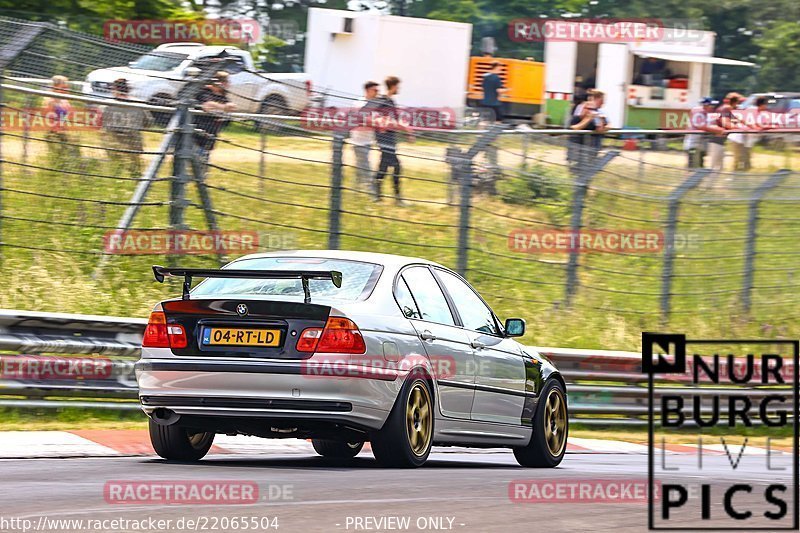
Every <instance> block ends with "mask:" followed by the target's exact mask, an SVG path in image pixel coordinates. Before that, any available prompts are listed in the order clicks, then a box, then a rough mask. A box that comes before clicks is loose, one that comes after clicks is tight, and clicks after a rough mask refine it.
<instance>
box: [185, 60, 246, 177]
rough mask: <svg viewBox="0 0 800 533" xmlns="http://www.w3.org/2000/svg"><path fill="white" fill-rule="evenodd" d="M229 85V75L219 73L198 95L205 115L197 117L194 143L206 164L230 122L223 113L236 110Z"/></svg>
mask: <svg viewBox="0 0 800 533" xmlns="http://www.w3.org/2000/svg"><path fill="white" fill-rule="evenodd" d="M228 85H229V80H228V73H227V72H225V71H219V72H217V73H216V74H215V75H214V79H212V80H211V83H210V84H209V85H206V86H205V87H203V88H202V89H201V90H200V92H199V93H198V94H197V103H198V104H200V108H201V109H202V110H203V111H205V113H204V114H202V115H197V116H196V117H195V121H196V122H195V133H194V143H195V145H196V146H197V147H198V149H199V150H200V155H201V156H202V158H203V162H204V163H205V162H207V161H208V156H209V154H210V152H211V150H212V149H213V148H214V143H216V142H217V135H218V134H219V132H220V131H222V129H223V128H224V127H225V126H227V124H228V122H229V120H228V119H227V118H225V117H224V116H223V113H230V112H232V111H234V110H235V109H236V104H233V103H232V102H231V101H230V100H229V99H228Z"/></svg>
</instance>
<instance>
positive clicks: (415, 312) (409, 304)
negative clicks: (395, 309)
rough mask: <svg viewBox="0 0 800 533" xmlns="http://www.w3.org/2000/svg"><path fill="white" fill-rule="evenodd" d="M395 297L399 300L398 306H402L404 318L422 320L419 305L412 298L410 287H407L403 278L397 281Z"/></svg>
mask: <svg viewBox="0 0 800 533" xmlns="http://www.w3.org/2000/svg"><path fill="white" fill-rule="evenodd" d="M394 297H395V299H397V304H398V305H399V306H400V311H402V313H403V316H405V317H406V318H422V315H420V314H419V309H418V308H417V303H416V302H415V301H414V298H413V297H412V296H411V292H410V291H409V290H408V285H406V281H405V280H404V279H403V278H402V277H400V278H399V279H398V280H397V287H395V289H394Z"/></svg>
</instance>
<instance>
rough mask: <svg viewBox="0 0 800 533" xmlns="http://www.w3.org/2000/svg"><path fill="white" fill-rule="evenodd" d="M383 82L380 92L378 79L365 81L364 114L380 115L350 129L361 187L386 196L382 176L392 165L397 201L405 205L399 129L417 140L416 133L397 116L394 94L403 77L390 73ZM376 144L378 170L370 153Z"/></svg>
mask: <svg viewBox="0 0 800 533" xmlns="http://www.w3.org/2000/svg"><path fill="white" fill-rule="evenodd" d="M383 85H384V88H385V92H384V93H383V94H381V93H380V85H379V84H378V83H377V82H374V81H368V82H366V83H365V84H364V97H363V99H362V102H361V107H360V112H361V113H362V114H363V115H364V116H366V115H368V114H371V113H374V114H375V116H377V117H378V118H377V120H376V121H375V122H374V123H370V124H368V125H365V126H363V127H358V128H354V129H353V130H351V132H350V143H351V144H352V145H353V152H354V153H355V156H356V175H357V180H358V182H357V183H358V187H359V188H360V189H361V190H367V191H369V190H370V189H371V191H370V192H371V193H372V195H373V198H374V200H375V201H376V202H380V201H381V200H382V198H383V196H384V195H383V180H384V178H385V177H386V175H387V174H388V173H389V169H391V171H392V179H393V185H394V198H395V203H396V204H397V205H399V206H402V205H405V201H404V200H403V197H402V196H401V195H400V177H401V176H402V166H401V165H400V159H398V157H397V141H398V133H399V131H403V132H405V133H406V134H407V136H408V139H409V141H411V142H413V141H414V135H413V133H412V131H411V128H410V127H408V126H404V125H402V124H401V123H400V122H399V121H398V120H397V114H398V107H397V103H396V102H395V100H394V97H395V96H396V95H397V94H398V92H399V91H400V78H398V77H397V76H389V77H387V78H386V79H385V80H384V81H383ZM381 119H385V120H384V121H382V120H381ZM398 130H399V131H398ZM376 144H377V146H378V150H379V151H380V161H379V162H378V170H377V172H374V173H373V171H372V164H371V162H370V154H371V152H372V150H373V147H374V145H376Z"/></svg>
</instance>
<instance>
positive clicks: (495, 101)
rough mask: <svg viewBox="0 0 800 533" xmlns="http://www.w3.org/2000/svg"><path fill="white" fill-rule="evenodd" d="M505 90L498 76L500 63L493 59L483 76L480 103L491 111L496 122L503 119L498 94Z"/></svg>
mask: <svg viewBox="0 0 800 533" xmlns="http://www.w3.org/2000/svg"><path fill="white" fill-rule="evenodd" d="M505 92H506V89H505V88H504V87H503V80H502V78H500V63H499V62H497V61H494V62H493V63H492V68H491V70H490V71H489V72H487V73H486V74H484V76H483V100H481V105H482V106H483V107H486V108H489V109H490V110H491V111H492V113H493V114H494V119H495V121H497V122H502V121H503V116H504V113H503V103H502V102H501V101H500V95H501V94H504V93H505Z"/></svg>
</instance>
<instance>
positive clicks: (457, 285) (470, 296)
mask: <svg viewBox="0 0 800 533" xmlns="http://www.w3.org/2000/svg"><path fill="white" fill-rule="evenodd" d="M436 274H437V275H438V276H439V279H441V280H442V283H443V284H444V288H445V289H447V292H448V293H449V294H450V297H451V298H452V299H453V303H454V304H455V306H456V309H457V310H458V314H459V315H460V316H461V321H462V322H463V323H464V327H465V328H467V329H471V330H473V331H480V332H481V333H486V334H489V335H499V334H500V332H499V331H498V330H497V324H496V323H495V321H494V315H493V314H492V310H491V309H489V308H488V307H487V306H486V304H485V303H483V300H481V299H480V297H479V296H478V295H477V294H476V293H475V291H474V290H472V287H470V286H469V285H467V284H466V283H464V281H462V280H461V278H458V277H456V276H454V275H453V274H451V273H449V272H445V271H444V270H437V271H436Z"/></svg>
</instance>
